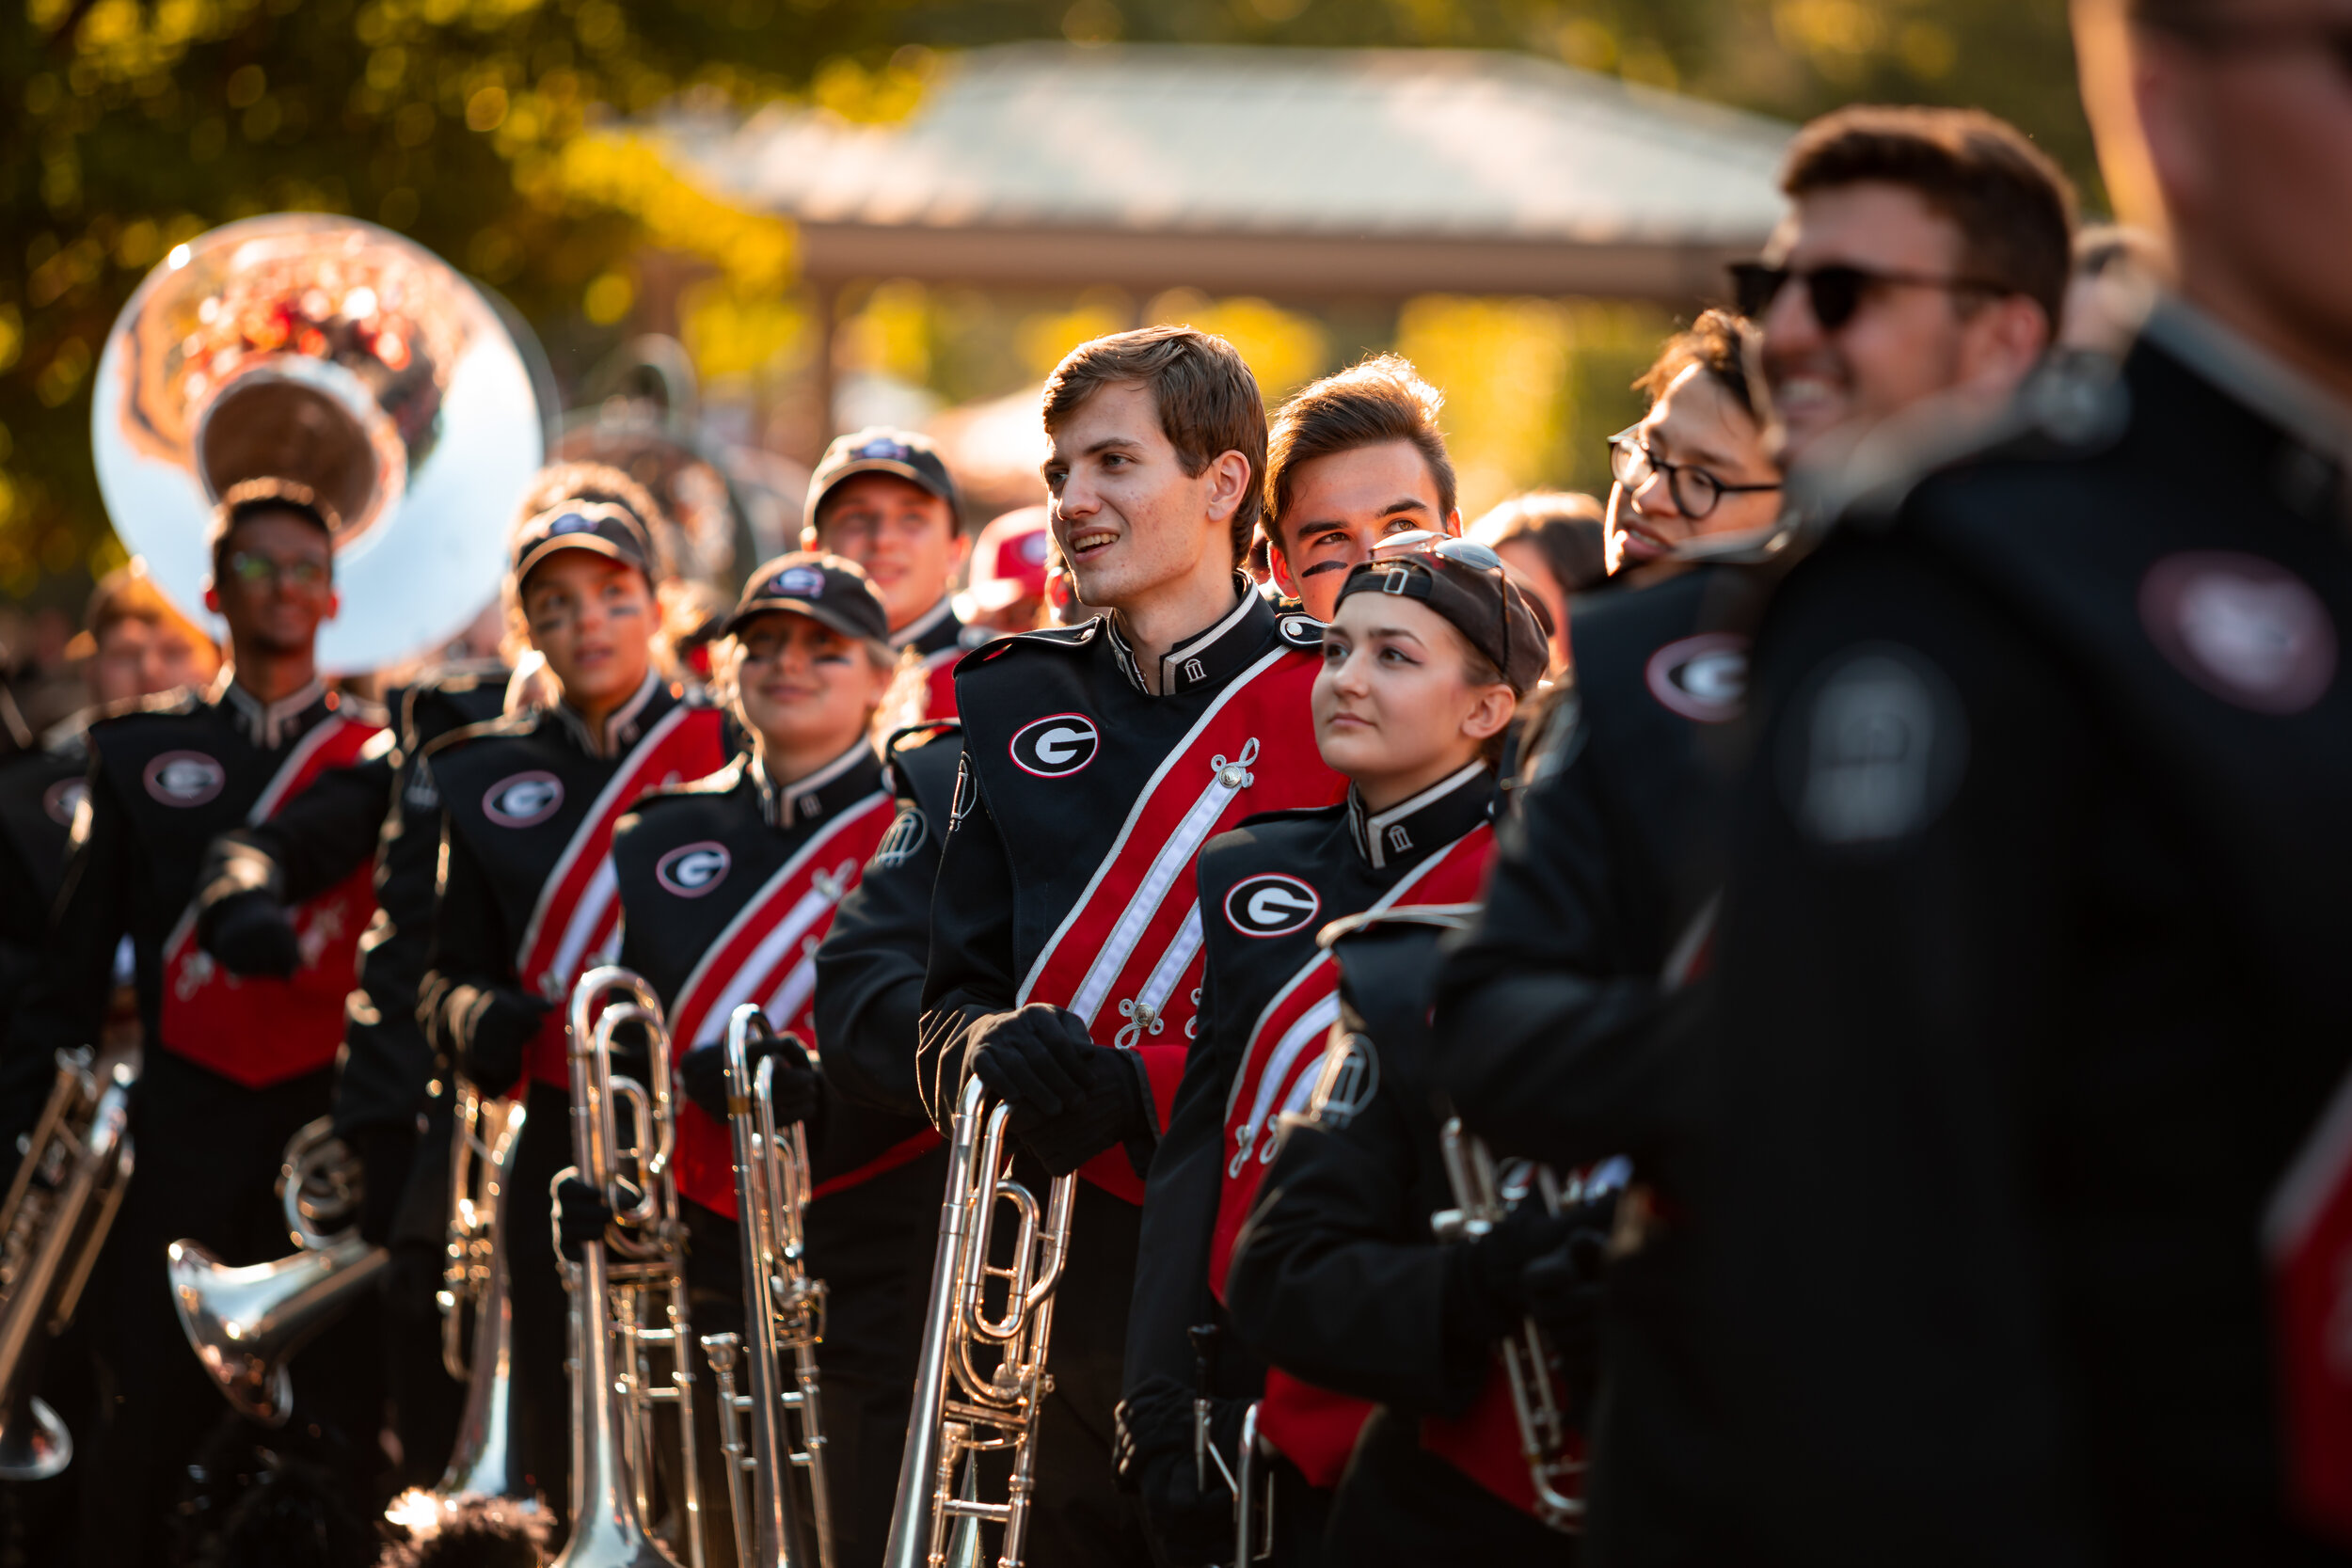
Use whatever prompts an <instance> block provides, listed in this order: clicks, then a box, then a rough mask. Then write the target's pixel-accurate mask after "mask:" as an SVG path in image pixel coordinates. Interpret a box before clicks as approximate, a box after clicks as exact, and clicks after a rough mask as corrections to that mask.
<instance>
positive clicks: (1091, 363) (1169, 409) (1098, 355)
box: [1045, 326, 1265, 566]
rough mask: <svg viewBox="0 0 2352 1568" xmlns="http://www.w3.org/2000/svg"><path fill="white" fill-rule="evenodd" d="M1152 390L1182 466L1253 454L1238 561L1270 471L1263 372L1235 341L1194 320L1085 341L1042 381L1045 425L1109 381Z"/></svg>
mask: <svg viewBox="0 0 2352 1568" xmlns="http://www.w3.org/2000/svg"><path fill="white" fill-rule="evenodd" d="M1113 386H1135V387H1142V388H1147V389H1149V390H1150V392H1151V393H1152V406H1153V407H1154V408H1155V409H1157V410H1158V412H1159V416H1160V434H1161V435H1163V436H1167V437H1168V445H1169V446H1171V447H1174V448H1175V449H1176V460H1177V461H1178V462H1179V463H1181V464H1183V465H1184V472H1185V473H1187V474H1191V475H1195V476H1198V475H1199V474H1200V471H1201V470H1202V469H1203V468H1206V467H1208V466H1209V464H1210V462H1211V460H1212V459H1214V458H1216V456H1217V455H1218V454H1220V453H1223V452H1229V451H1237V452H1239V453H1241V454H1242V456H1244V457H1245V458H1248V460H1249V483H1248V487H1247V488H1246V489H1244V490H1243V492H1242V498H1241V504H1240V505H1239V506H1238V507H1236V508H1235V509H1234V512H1233V564H1234V565H1236V566H1238V565H1240V564H1241V562H1242V560H1243V558H1244V557H1246V556H1247V555H1248V553H1249V536H1250V534H1251V533H1252V532H1254V531H1256V529H1257V527H1258V511H1259V507H1260V504H1261V500H1260V496H1259V489H1258V487H1259V483H1260V481H1261V480H1263V477H1264V475H1265V404H1264V402H1263V399H1261V398H1260V397H1259V396H1258V378H1257V377H1256V376H1253V375H1251V374H1250V373H1249V367H1248V364H1247V363H1245V362H1244V361H1243V359H1242V356H1241V355H1240V353H1239V352H1238V351H1237V350H1236V349H1235V348H1234V347H1233V345H1232V344H1231V343H1229V342H1227V341H1225V340H1224V339H1222V338H1219V337H1216V336H1215V335H1214V334H1212V333H1207V332H1202V331H1200V329H1198V328H1197V327H1190V326H1144V327H1137V328H1136V330H1135V331H1133V332H1114V333H1112V334H1111V335H1110V336H1109V337H1107V338H1097V339H1095V340H1094V341H1092V342H1088V343H1080V344H1079V345H1078V346H1077V347H1076V348H1073V349H1072V350H1071V351H1070V354H1069V356H1068V357H1066V358H1065V359H1063V360H1062V362H1061V363H1060V364H1058V365H1057V366H1055V367H1054V373H1053V374H1052V375H1051V376H1049V377H1048V378H1047V379H1046V382H1045V428H1046V429H1047V430H1048V431H1052V430H1054V429H1056V428H1057V427H1058V426H1059V425H1060V424H1061V422H1062V421H1063V420H1067V419H1069V418H1070V417H1071V416H1072V415H1073V414H1075V413H1076V412H1077V411H1078V410H1079V408H1080V407H1081V406H1083V405H1084V404H1085V403H1086V401H1087V399H1089V398H1090V397H1092V396H1093V395H1094V394H1095V393H1096V392H1098V391H1100V390H1102V388H1105V387H1113Z"/></svg>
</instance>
